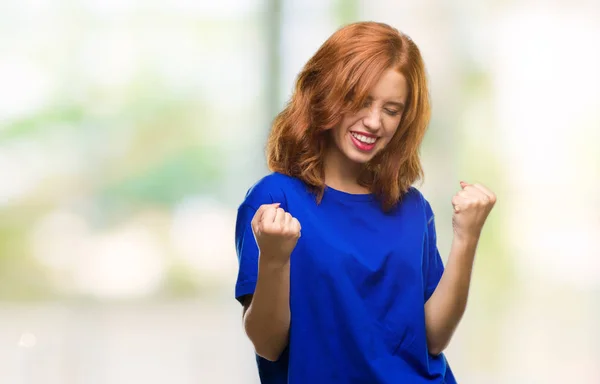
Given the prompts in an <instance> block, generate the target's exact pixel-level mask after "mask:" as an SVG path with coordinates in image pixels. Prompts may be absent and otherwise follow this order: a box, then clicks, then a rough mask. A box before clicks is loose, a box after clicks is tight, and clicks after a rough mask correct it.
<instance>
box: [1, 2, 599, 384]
mask: <svg viewBox="0 0 600 384" xmlns="http://www.w3.org/2000/svg"><path fill="white" fill-rule="evenodd" d="M358 20H376V21H382V22H386V23H389V24H391V25H393V26H394V27H396V28H398V29H399V30H401V31H403V32H405V33H407V34H408V35H409V36H411V37H412V38H413V40H415V42H416V43H417V44H418V45H419V46H420V48H421V51H422V54H423V56H424V58H425V62H426V65H427V67H428V72H429V76H430V84H431V95H432V101H433V120H432V123H431V126H430V129H429V131H428V134H427V136H426V139H425V142H424V144H423V150H422V155H423V163H424V166H425V175H426V177H425V181H424V183H422V184H419V185H418V187H419V188H420V189H421V190H422V192H423V193H424V194H425V196H426V197H427V198H428V199H429V200H430V201H431V203H432V206H433V208H434V211H435V212H436V215H437V217H438V219H437V225H438V237H439V248H440V251H441V253H442V255H444V256H445V255H447V253H448V250H449V246H450V241H451V225H450V218H451V210H450V208H451V205H450V198H451V197H452V195H453V194H454V193H455V191H456V190H457V188H458V181H459V180H467V181H473V182H481V183H483V184H486V185H488V186H489V187H490V188H491V189H493V190H494V191H495V192H496V193H497V195H498V198H499V201H498V204H497V205H496V208H495V209H494V212H493V214H492V216H491V217H490V219H489V221H488V224H486V228H485V231H484V232H485V233H484V236H483V238H482V241H481V244H480V247H479V253H478V257H477V260H476V267H475V275H474V281H473V285H472V289H471V297H470V301H469V306H468V310H467V313H466V315H465V317H464V319H463V321H462V323H461V325H460V328H459V330H458V332H457V334H456V336H455V338H454V340H453V343H452V344H451V346H450V348H449V349H448V350H447V354H446V355H447V358H448V359H449V361H450V364H451V365H452V367H453V370H454V371H455V374H456V376H457V378H458V379H459V382H460V383H461V384H480V383H486V384H487V383H490V384H495V383H526V384H531V383H544V384H551V383H565V382H572V383H600V330H599V327H598V324H600V241H599V239H600V151H599V150H598V148H599V147H600V91H599V89H600V75H599V72H598V68H600V3H599V2H598V1H594V0H589V1H585V0H577V1H569V2H567V1H547V2H539V1H532V0H522V1H493V0H485V1H474V0H471V1H469V0H457V1H454V2H444V1H416V0H413V1H391V0H388V1H383V0H377V1H366V0H363V1H360V0H311V1H306V0H305V1H298V0H297V1H292V0H279V1H275V0H225V1H219V2H209V1H204V0H201V1H186V0H174V1H168V2H167V1H165V0H162V1H138V0H126V1H124V0H121V1H108V0H80V1H73V0H37V1H32V0H27V1H16V0H0V180H2V182H1V183H0V383H3V384H4V383H8V384H13V383H14V384H38V383H44V384H108V383H110V384H121V383H123V384H124V383H131V382H144V383H146V384H158V383H171V382H173V383H178V384H187V383H249V384H252V383H258V377H257V373H256V367H255V363H254V356H253V352H252V348H251V345H250V343H249V342H248V341H247V340H246V338H245V336H244V334H243V331H242V327H241V308H240V306H239V304H238V303H237V302H236V301H235V300H234V297H233V287H234V283H235V277H236V269H237V262H236V256H235V251H234V244H233V231H234V224H235V213H236V208H237V205H238V204H239V203H240V202H241V200H242V198H243V196H244V194H245V193H246V190H247V189H248V187H249V186H250V185H251V184H252V183H254V181H256V180H257V179H258V178H260V177H262V176H263V175H264V174H265V173H266V172H267V170H266V168H265V161H264V142H265V138H266V136H267V133H268V130H269V124H270V121H271V119H272V118H273V117H274V116H275V114H276V113H277V112H278V111H279V110H280V109H281V108H282V106H283V105H284V103H285V101H286V100H287V99H288V97H289V95H290V92H291V90H292V87H293V84H294V80H295V76H296V74H297V73H298V72H299V71H300V69H301V67H302V66H303V64H304V63H305V62H306V60H308V58H309V57H310V56H311V55H312V54H313V53H314V52H315V51H316V49H317V48H318V47H319V46H320V45H321V44H322V43H323V42H324V41H325V39H327V37H329V35H330V34H331V33H333V32H334V31H335V30H336V29H337V28H338V27H340V26H341V25H343V24H345V23H349V22H352V21H358Z"/></svg>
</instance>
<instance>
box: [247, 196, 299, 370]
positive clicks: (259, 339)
mask: <svg viewBox="0 0 600 384" xmlns="http://www.w3.org/2000/svg"><path fill="white" fill-rule="evenodd" d="M252 231H253V233H254V237H255V239H256V244H257V246H258V249H259V257H258V275H257V280H256V289H255V290H254V294H253V295H249V296H247V297H246V298H245V300H244V316H243V319H244V329H245V331H246V334H247V335H248V338H249V339H250V341H251V342H252V344H253V345H254V349H255V351H256V354H258V355H259V356H261V357H263V358H265V359H267V360H270V361H276V360H278V359H279V356H280V355H281V353H282V352H283V350H284V349H285V347H286V346H287V344H288V336H289V329H290V304H289V300H290V255H291V253H292V251H293V250H294V248H295V246H296V243H297V241H298V238H299V237H300V223H299V222H298V220H297V219H295V218H293V217H292V216H291V215H290V214H289V213H287V212H285V211H284V210H283V209H282V208H279V204H265V205H262V206H260V208H259V209H258V210H257V211H256V214H255V215H254V218H253V219H252Z"/></svg>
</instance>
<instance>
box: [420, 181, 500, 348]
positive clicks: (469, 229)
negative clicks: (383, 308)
mask: <svg viewBox="0 0 600 384" xmlns="http://www.w3.org/2000/svg"><path fill="white" fill-rule="evenodd" d="M460 184H461V187H462V190H461V191H459V192H458V193H457V194H456V195H455V196H454V197H453V198H452V205H453V206H454V215H453V216H452V226H453V228H454V238H453V240H452V247H451V249H450V256H449V257H448V262H447V264H446V268H445V270H444V273H443V274H442V277H441V279H440V281H439V284H438V285H437V287H436V289H435V291H434V292H433V294H432V295H431V297H430V298H429V300H427V302H426V303H425V327H426V332H427V347H428V349H429V353H431V354H432V355H438V354H440V353H441V352H442V351H443V350H444V349H445V348H446V346H447V345H448V344H449V342H450V339H451V338H452V334H453V333H454V330H455V329H456V327H457V325H458V323H459V322H460V319H461V318H462V315H463V313H464V312H465V308H466V306H467V297H468V295H469V286H470V284H471V273H472V271H473V260H474V258H475V250H476V248H477V243H478V241H479V235H480V233H481V230H482V228H483V225H484V223H485V220H486V219H487V217H488V215H489V213H490V211H491V210H492V208H493V207H494V204H495V203H496V195H495V194H494V193H493V192H492V191H490V190H489V189H487V188H486V187H484V186H482V185H480V184H467V183H465V182H461V183H460Z"/></svg>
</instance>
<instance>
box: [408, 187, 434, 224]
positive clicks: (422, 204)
mask: <svg viewBox="0 0 600 384" xmlns="http://www.w3.org/2000/svg"><path fill="white" fill-rule="evenodd" d="M403 203H404V204H409V205H413V206H415V207H416V208H418V210H419V211H420V212H422V213H423V214H424V215H425V217H426V218H427V220H428V221H429V220H431V219H432V218H433V216H434V215H433V209H432V208H431V204H429V201H427V199H426V198H425V196H424V195H423V193H422V192H421V191H420V190H418V189H417V188H415V187H410V188H409V190H408V191H407V192H406V194H405V195H404V197H403Z"/></svg>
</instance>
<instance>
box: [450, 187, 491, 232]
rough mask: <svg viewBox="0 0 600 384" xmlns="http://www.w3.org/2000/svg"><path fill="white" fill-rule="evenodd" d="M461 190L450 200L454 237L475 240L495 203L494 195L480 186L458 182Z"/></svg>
mask: <svg viewBox="0 0 600 384" xmlns="http://www.w3.org/2000/svg"><path fill="white" fill-rule="evenodd" d="M460 186H461V187H462V190H461V191H459V192H458V193H457V194H456V195H454V197H453V198H452V205H453V206H454V215H453V216H452V227H453V228H454V235H455V236H457V237H460V238H469V237H470V238H473V237H475V238H477V237H479V234H480V233H481V229H482V228H483V224H484V223H485V220H486V219H487V217H488V215H489V213H490V211H491V210H492V208H493V207H494V204H495V203H496V195H495V194H494V193H493V192H492V191H490V190H489V189H487V188H486V187H484V186H483V185H481V184H468V183H465V182H464V181H461V182H460Z"/></svg>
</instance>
